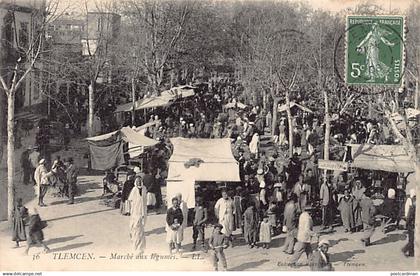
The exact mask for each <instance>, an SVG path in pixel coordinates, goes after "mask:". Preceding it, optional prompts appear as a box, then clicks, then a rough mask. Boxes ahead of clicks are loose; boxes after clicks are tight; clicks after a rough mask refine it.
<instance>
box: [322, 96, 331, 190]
mask: <svg viewBox="0 0 420 276" xmlns="http://www.w3.org/2000/svg"><path fill="white" fill-rule="evenodd" d="M323 94H324V107H325V111H324V112H325V138H324V160H330V133H331V119H330V113H329V112H330V111H329V106H328V94H327V90H325V89H324V91H323ZM326 181H327V170H324V183H325V182H326Z"/></svg>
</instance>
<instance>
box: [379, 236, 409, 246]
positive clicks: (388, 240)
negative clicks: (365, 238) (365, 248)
mask: <svg viewBox="0 0 420 276" xmlns="http://www.w3.org/2000/svg"><path fill="white" fill-rule="evenodd" d="M406 238H407V236H406V235H404V234H390V235H388V236H386V237H384V238H382V239H380V240H377V241H374V242H372V245H380V244H386V243H391V242H397V241H403V240H405V239H406Z"/></svg>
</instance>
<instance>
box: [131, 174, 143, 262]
mask: <svg viewBox="0 0 420 276" xmlns="http://www.w3.org/2000/svg"><path fill="white" fill-rule="evenodd" d="M146 193H147V189H146V187H145V186H144V185H143V183H142V181H141V178H139V181H135V186H134V187H133V188H132V190H131V192H130V195H129V196H128V199H127V201H129V202H130V204H129V205H130V210H129V213H130V238H131V241H132V243H133V246H134V250H135V252H136V253H138V254H139V255H140V254H142V253H143V252H144V249H145V248H146V234H145V231H144V230H145V226H146V219H147V206H146Z"/></svg>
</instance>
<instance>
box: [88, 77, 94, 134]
mask: <svg viewBox="0 0 420 276" xmlns="http://www.w3.org/2000/svg"><path fill="white" fill-rule="evenodd" d="M88 89H89V111H88V125H87V129H88V136H89V137H92V136H94V135H95V133H93V116H94V101H95V100H94V99H95V97H94V92H95V81H92V80H91V81H90V83H89V87H88Z"/></svg>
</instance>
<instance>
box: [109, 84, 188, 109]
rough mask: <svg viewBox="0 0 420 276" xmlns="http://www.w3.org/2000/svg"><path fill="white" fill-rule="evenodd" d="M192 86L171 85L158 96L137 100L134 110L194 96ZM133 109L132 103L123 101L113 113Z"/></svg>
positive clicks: (168, 103) (164, 104)
mask: <svg viewBox="0 0 420 276" xmlns="http://www.w3.org/2000/svg"><path fill="white" fill-rule="evenodd" d="M194 88H195V87H193V86H188V85H183V86H176V87H172V88H171V89H169V90H165V91H163V92H162V93H161V94H160V96H152V97H149V98H144V99H140V100H137V101H136V102H135V103H134V109H135V110H141V109H147V108H154V107H163V106H168V105H170V104H172V102H173V101H175V100H176V99H178V98H187V97H191V96H194ZM132 110H133V103H125V104H122V105H119V106H117V109H116V110H115V111H114V113H118V112H129V111H132Z"/></svg>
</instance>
